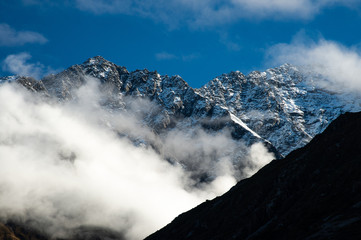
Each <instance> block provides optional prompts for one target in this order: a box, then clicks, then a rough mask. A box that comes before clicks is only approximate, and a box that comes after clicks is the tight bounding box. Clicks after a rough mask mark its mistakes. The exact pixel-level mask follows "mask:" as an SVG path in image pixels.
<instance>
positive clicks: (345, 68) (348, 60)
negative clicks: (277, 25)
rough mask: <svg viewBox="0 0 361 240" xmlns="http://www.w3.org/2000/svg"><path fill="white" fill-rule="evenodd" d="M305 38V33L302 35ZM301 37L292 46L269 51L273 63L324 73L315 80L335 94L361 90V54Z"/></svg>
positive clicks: (278, 46) (334, 44)
mask: <svg viewBox="0 0 361 240" xmlns="http://www.w3.org/2000/svg"><path fill="white" fill-rule="evenodd" d="M301 35H302V34H301ZM301 35H297V36H296V37H295V38H294V40H293V41H292V42H291V43H289V44H285V43H283V44H277V45H275V46H273V47H271V48H270V49H269V50H268V53H267V54H268V58H269V61H270V62H272V63H273V64H283V63H291V64H294V65H299V66H303V67H304V68H305V69H309V70H310V71H313V72H316V73H318V74H320V75H321V76H319V78H317V76H314V79H313V80H314V81H315V82H316V83H317V84H319V85H321V86H322V87H325V88H327V89H330V90H332V91H341V90H345V91H348V92H349V91H355V90H356V91H358V92H359V91H360V90H361V51H360V49H358V48H356V47H354V48H353V47H345V46H343V45H342V44H340V43H337V42H334V41H328V40H325V39H320V40H318V41H312V40H310V39H307V38H305V37H302V36H301Z"/></svg>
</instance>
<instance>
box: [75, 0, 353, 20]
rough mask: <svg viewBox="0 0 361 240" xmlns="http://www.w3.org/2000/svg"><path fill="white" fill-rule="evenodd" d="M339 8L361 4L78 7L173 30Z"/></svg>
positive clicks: (296, 1)
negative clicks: (146, 20)
mask: <svg viewBox="0 0 361 240" xmlns="http://www.w3.org/2000/svg"><path fill="white" fill-rule="evenodd" d="M335 4H338V5H344V6H348V7H354V6H356V5H358V4H360V1H358V0H351V1H341V0H203V1H192V0H167V1H165V0H156V1H149V0H146V1H140V0H114V1H107V0H100V1H98V0H76V1H75V6H76V7H77V8H78V9H80V10H82V11H88V12H92V13H94V14H106V13H110V14H127V15H136V16H141V17H145V18H151V19H153V20H155V21H161V22H163V23H166V24H167V25H169V26H177V25H183V24H184V23H186V24H188V25H190V26H191V27H207V26H215V25H222V24H226V23H231V22H234V21H237V20H239V19H309V18H313V17H314V16H315V15H317V14H318V13H319V12H320V11H322V10H323V9H324V8H327V7H330V6H333V5H335Z"/></svg>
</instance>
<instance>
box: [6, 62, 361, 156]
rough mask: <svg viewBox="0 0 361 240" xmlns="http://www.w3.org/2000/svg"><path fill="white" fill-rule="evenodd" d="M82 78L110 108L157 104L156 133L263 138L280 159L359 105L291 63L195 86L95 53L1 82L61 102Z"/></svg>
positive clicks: (148, 120)
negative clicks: (197, 130) (96, 85)
mask: <svg viewBox="0 0 361 240" xmlns="http://www.w3.org/2000/svg"><path fill="white" fill-rule="evenodd" d="M87 77H94V78H96V79H99V80H100V82H101V89H102V91H104V92H106V93H107V96H108V98H107V99H105V100H104V106H106V107H107V108H110V109H113V110H114V109H126V108H127V102H126V100H125V98H126V97H127V96H132V97H134V98H146V99H149V100H150V101H152V102H153V103H155V104H156V105H157V106H158V107H159V108H158V109H157V110H156V111H150V112H149V113H147V115H146V116H145V124H147V125H148V126H150V127H151V128H152V129H154V130H155V132H158V133H159V132H162V131H167V130H169V129H172V128H174V127H175V126H177V127H179V128H185V129H186V128H189V127H194V126H202V128H204V129H208V130H209V131H212V130H213V131H218V130H220V129H224V128H229V129H231V133H232V137H233V138H234V139H236V140H242V141H244V142H245V143H246V144H247V145H251V144H252V143H255V142H262V143H263V144H265V145H266V146H268V148H269V149H270V150H271V151H273V152H275V153H276V156H278V157H281V156H282V155H283V156H285V155H287V154H288V153H290V152H291V151H292V150H295V149H297V148H300V147H302V146H304V145H305V144H306V143H308V142H309V141H310V140H311V139H312V138H313V137H314V136H315V135H316V134H318V133H320V132H322V131H323V130H324V129H325V128H326V127H327V125H328V124H329V123H330V122H331V121H332V120H334V119H335V118H336V117H337V116H339V115H340V114H342V113H344V112H347V111H352V112H354V111H359V110H360V109H361V107H360V100H359V99H358V97H357V96H352V95H347V94H342V93H335V92H331V91H329V90H327V89H324V88H321V87H318V86H317V78H319V76H317V75H315V74H310V72H307V71H304V70H303V69H301V68H297V67H295V66H292V65H290V64H284V65H282V66H280V67H278V68H272V69H268V70H266V71H265V72H258V71H254V72H251V73H250V74H248V75H247V76H246V75H244V74H242V73H241V72H239V71H235V72H231V73H229V74H223V75H221V76H219V77H216V78H214V79H213V80H211V81H210V82H209V83H207V84H206V85H205V86H203V87H201V88H199V89H196V88H192V87H190V86H189V85H188V83H187V82H186V81H184V80H183V79H182V78H181V77H180V76H172V77H170V76H167V75H160V74H159V73H158V72H156V71H153V72H151V71H148V70H147V69H144V70H136V71H133V72H129V71H128V70H127V69H126V68H125V67H122V66H118V65H116V64H114V63H112V62H109V61H107V60H105V59H104V58H103V57H100V56H97V57H94V58H90V59H88V60H87V61H85V62H84V63H83V64H80V65H74V66H71V67H69V68H68V69H66V70H65V71H63V72H60V73H58V74H55V75H49V76H46V77H44V78H43V79H42V80H41V81H36V80H34V79H32V78H29V77H16V76H13V77H5V78H1V79H0V82H6V81H14V80H15V81H18V82H19V83H21V84H22V85H24V86H25V87H26V88H28V89H29V90H31V91H37V92H43V93H44V94H47V95H49V96H53V97H56V98H58V99H59V100H62V101H66V100H69V99H72V98H74V90H75V89H78V88H79V87H81V86H82V85H84V84H85V83H86V81H87Z"/></svg>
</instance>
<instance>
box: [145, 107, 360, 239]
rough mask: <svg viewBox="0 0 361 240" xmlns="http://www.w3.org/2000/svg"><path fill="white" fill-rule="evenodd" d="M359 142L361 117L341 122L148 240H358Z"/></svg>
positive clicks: (352, 116) (348, 117)
mask: <svg viewBox="0 0 361 240" xmlns="http://www.w3.org/2000/svg"><path fill="white" fill-rule="evenodd" d="M360 136H361V113H347V114H344V115H341V116H340V117H339V118H338V119H337V120H335V121H334V122H333V123H331V124H330V126H329V127H328V128H327V129H326V130H325V131H324V132H323V133H322V134H321V135H317V136H316V137H315V138H314V139H313V140H312V141H311V142H310V143H309V144H308V145H306V146H305V147H303V148H301V149H298V150H295V151H294V152H292V153H291V154H289V155H288V156H287V157H286V158H284V159H281V160H275V161H273V162H271V163H270V164H268V165H267V166H266V167H264V168H263V169H261V170H260V171H259V172H258V173H257V174H255V175H254V176H252V177H251V178H249V179H245V180H242V181H240V182H239V183H238V184H237V185H236V186H234V187H233V188H232V189H231V190H230V191H229V192H227V193H226V194H224V195H223V196H221V197H218V198H216V199H214V200H212V201H207V202H205V203H203V204H201V205H200V206H198V207H196V208H194V209H192V210H190V211H189V212H186V213H184V214H182V215H180V216H179V217H177V218H176V219H175V220H174V221H173V222H172V223H170V224H169V225H167V226H166V227H164V228H163V229H161V230H159V231H158V232H156V233H154V234H152V235H151V236H149V237H148V238H146V239H147V240H152V239H157V240H161V239H174V240H177V239H197V240H202V239H207V240H210V239H212V240H215V239H358V238H359V237H360V235H361V217H360V216H361V177H360V176H361V161H360V159H361V152H360V149H361V141H360V140H361V139H360Z"/></svg>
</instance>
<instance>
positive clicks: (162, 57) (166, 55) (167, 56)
mask: <svg viewBox="0 0 361 240" xmlns="http://www.w3.org/2000/svg"><path fill="white" fill-rule="evenodd" d="M155 58H156V59H157V60H159V61H161V60H172V59H177V56H176V55H174V54H171V53H167V52H160V53H157V54H155Z"/></svg>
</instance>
